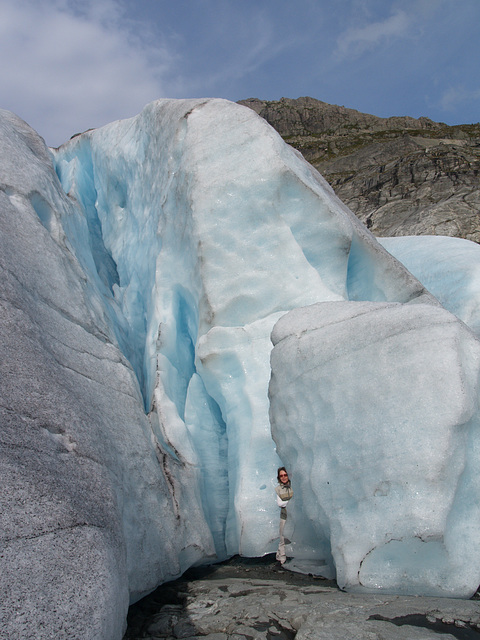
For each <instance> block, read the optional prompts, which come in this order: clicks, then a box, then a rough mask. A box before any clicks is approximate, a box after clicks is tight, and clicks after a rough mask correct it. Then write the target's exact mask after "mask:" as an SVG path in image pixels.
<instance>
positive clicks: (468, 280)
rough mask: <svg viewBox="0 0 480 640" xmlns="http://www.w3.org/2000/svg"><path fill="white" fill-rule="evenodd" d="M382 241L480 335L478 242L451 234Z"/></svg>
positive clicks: (443, 303) (445, 304)
mask: <svg viewBox="0 0 480 640" xmlns="http://www.w3.org/2000/svg"><path fill="white" fill-rule="evenodd" d="M378 241H379V242H380V244H381V245H382V246H384V247H385V249H387V251H389V252H390V253H391V254H392V255H393V256H395V257H396V258H397V259H398V260H400V262H402V263H403V264H404V265H405V266H406V267H407V269H408V270H409V271H410V272H411V273H412V274H413V275H414V276H415V277H416V278H418V280H420V282H421V283H422V284H423V285H424V286H425V287H426V288H427V289H428V290H429V291H430V293H432V294H433V295H434V296H435V297H436V298H437V299H438V300H439V301H440V302H441V303H442V305H443V306H444V307H445V309H448V310H449V311H451V312H452V313H454V314H455V315H456V316H457V317H458V318H460V320H463V322H465V324H467V325H468V326H469V327H470V329H472V331H474V332H475V333H476V335H477V336H479V337H480V246H479V245H478V244H477V243H476V242H471V241H470V240H464V239H463V238H450V237H447V236H405V237H399V238H379V239H378Z"/></svg>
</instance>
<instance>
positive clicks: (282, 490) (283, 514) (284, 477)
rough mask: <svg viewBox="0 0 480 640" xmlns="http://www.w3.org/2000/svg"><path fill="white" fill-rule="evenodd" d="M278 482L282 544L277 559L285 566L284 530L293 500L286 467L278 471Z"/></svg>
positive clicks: (276, 489)
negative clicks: (289, 504)
mask: <svg viewBox="0 0 480 640" xmlns="http://www.w3.org/2000/svg"><path fill="white" fill-rule="evenodd" d="M277 480H278V485H277V486H276V487H275V493H276V494H277V504H278V506H279V507H280V542H279V544H278V550H277V555H276V558H277V560H278V561H279V562H280V564H282V565H283V564H285V561H286V560H287V556H286V554H285V538H284V537H283V530H284V528H285V522H286V521H287V504H288V501H289V500H291V499H292V498H293V489H292V486H291V483H290V478H289V477H288V473H287V470H286V469H285V467H280V468H279V469H278V470H277Z"/></svg>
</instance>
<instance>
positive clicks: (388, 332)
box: [270, 302, 480, 597]
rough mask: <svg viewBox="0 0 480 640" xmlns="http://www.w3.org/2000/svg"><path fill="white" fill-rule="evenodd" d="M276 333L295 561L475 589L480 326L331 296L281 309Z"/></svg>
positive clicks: (413, 590)
mask: <svg viewBox="0 0 480 640" xmlns="http://www.w3.org/2000/svg"><path fill="white" fill-rule="evenodd" d="M272 340H273V343H274V345H275V347H274V349H273V352H272V380H271V384H270V397H271V420H272V433H273V436H274V439H275V441H276V443H277V446H278V452H279V454H280V456H281V457H282V459H283V460H284V461H285V463H286V464H287V465H288V466H289V467H290V468H291V469H292V475H293V478H294V482H295V486H296V487H297V488H298V489H299V494H300V496H301V503H300V504H297V505H295V508H294V510H293V509H292V517H293V521H294V526H295V529H294V531H293V534H292V540H294V541H295V544H294V546H293V556H294V562H293V564H294V565H295V562H296V564H297V565H300V566H301V565H302V562H303V563H304V564H305V563H307V564H308V562H310V564H311V563H312V560H314V561H315V562H316V564H317V569H318V572H320V573H324V574H326V575H332V574H333V575H336V578H337V582H338V584H339V586H340V587H342V588H346V589H347V590H362V591H371V592H375V591H378V590H383V591H387V592H390V593H397V594H402V593H403V594H417V595H436V596H438V595H440V596H453V597H470V596H471V595H473V593H475V591H476V589H477V587H478V583H479V577H480V563H479V561H478V558H479V553H480V542H479V537H478V535H477V532H478V528H479V526H480V508H479V505H478V500H477V496H478V492H479V489H480V480H479V476H478V473H477V472H476V469H477V468H478V455H479V451H480V449H479V447H480V444H479V443H480V420H479V409H478V391H479V388H478V377H479V367H480V343H479V342H478V340H477V339H476V337H475V335H474V334H473V333H472V332H471V331H470V330H469V329H468V328H467V327H466V326H465V325H464V324H463V323H462V322H460V321H459V320H457V319H456V318H455V316H453V315H452V314H450V313H449V312H447V311H445V310H444V309H441V308H438V307H435V306H432V305H424V304H419V305H413V306H412V305H402V304H388V303H371V302H334V303H320V304H316V305H312V306H311V307H306V308H303V309H297V310H295V311H291V312H290V313H288V314H286V315H285V316H283V317H282V318H281V319H280V320H279V322H278V323H277V324H276V326H275V328H274V331H273V334H272ZM292 507H293V505H292ZM289 510H290V507H289ZM322 565H324V566H322ZM329 569H331V570H332V571H331V573H330V574H329ZM310 570H312V569H310Z"/></svg>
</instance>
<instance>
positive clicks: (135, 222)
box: [55, 100, 428, 557]
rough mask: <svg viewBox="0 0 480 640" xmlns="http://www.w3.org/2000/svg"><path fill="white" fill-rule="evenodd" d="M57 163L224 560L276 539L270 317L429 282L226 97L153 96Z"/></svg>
mask: <svg viewBox="0 0 480 640" xmlns="http://www.w3.org/2000/svg"><path fill="white" fill-rule="evenodd" d="M55 164H56V169H57V173H58V175H59V177H60V180H61V182H62V185H63V187H64V189H65V191H66V192H67V193H68V194H69V195H70V197H72V198H75V199H76V200H77V201H78V202H79V203H81V205H82V207H83V209H84V212H85V218H86V219H87V221H88V220H92V221H93V222H91V223H90V227H91V228H95V229H96V230H97V229H98V230H101V233H99V234H98V237H97V235H95V236H94V239H95V242H90V245H89V246H87V245H86V242H85V240H84V239H83V238H82V239H81V241H80V242H79V241H78V237H77V234H76V231H75V229H73V230H72V232H70V230H69V229H68V228H66V233H67V235H68V237H69V241H70V243H71V244H72V246H73V247H74V249H75V251H76V253H77V255H78V257H79V260H82V259H83V261H84V262H85V263H86V262H87V261H88V263H89V264H90V265H91V264H92V260H93V262H95V266H96V270H97V272H98V276H97V274H95V277H96V278H97V279H98V278H101V279H103V282H104V284H105V287H108V288H109V289H111V291H112V294H113V298H114V301H115V303H116V304H117V305H118V308H119V309H120V310H121V314H122V318H123V319H125V320H126V323H127V327H126V328H125V327H123V325H122V326H121V327H120V328H121V331H120V329H118V328H117V329H116V331H117V336H118V341H119V344H120V345H121V346H122V349H123V352H124V354H125V356H126V357H127V358H128V359H129V360H130V362H131V363H132V366H133V367H134V369H135V371H136V373H137V377H138V380H139V383H140V385H141V388H142V393H143V397H144V402H145V407H146V411H147V412H148V413H149V415H150V418H151V420H152V423H153V424H154V430H155V434H156V437H157V438H158V440H159V441H161V442H162V443H163V445H164V447H165V448H166V449H167V450H168V451H170V452H171V453H172V454H174V455H175V456H177V457H178V458H179V459H180V460H186V461H188V462H189V463H190V464H192V465H193V466H195V467H196V468H197V469H198V470H199V480H198V483H199V486H201V487H202V491H201V494H202V500H203V507H204V511H205V514H206V517H207V520H208V522H209V524H210V527H211V529H212V531H214V532H215V533H214V538H215V540H216V550H217V554H218V556H219V557H225V556H227V555H231V554H234V553H238V552H240V553H242V554H245V555H250V556H254V555H261V554H263V553H265V552H266V551H270V550H272V549H273V548H274V546H275V538H276V535H277V533H276V519H277V516H278V514H277V512H276V505H275V504H274V503H273V502H272V498H271V490H272V486H271V485H272V477H274V476H275V468H276V467H277V466H278V463H279V460H278V457H277V455H276V452H275V445H274V443H273V441H272V439H271V435H270V424H269V419H268V396H267V388H268V380H269V375H270V371H269V352H270V349H271V343H270V338H269V336H270V332H271V330H272V328H273V325H274V323H275V322H276V320H277V319H278V318H279V317H280V316H281V315H282V314H283V313H285V312H286V311H288V310H290V309H293V308H295V307H299V306H304V305H308V304H311V303H314V302H317V301H320V300H343V299H348V298H350V297H353V298H354V299H364V298H366V299H375V300H377V299H380V300H400V301H407V300H410V299H417V298H418V297H422V296H425V295H426V296H427V297H428V294H426V293H425V291H424V290H423V288H422V287H421V285H419V283H418V282H417V281H416V280H414V279H413V278H412V277H411V276H410V274H409V273H408V272H407V271H406V270H405V269H404V268H403V267H402V266H401V265H400V264H398V263H396V262H395V261H394V260H393V259H392V258H391V257H390V256H389V255H388V254H387V253H386V252H385V251H384V250H383V249H382V248H381V247H380V245H378V243H376V241H375V240H374V238H373V236H371V235H370V234H369V233H368V232H367V231H366V230H365V229H364V228H363V227H362V225H360V223H359V222H358V221H357V219H356V218H355V216H353V214H352V213H351V212H350V211H349V210H348V209H347V208H346V207H345V206H344V205H343V204H342V203H341V202H340V201H339V200H338V199H337V198H336V197H335V195H334V194H333V191H332V190H331V188H330V187H329V186H328V184H327V183H326V182H325V181H324V180H323V178H321V176H320V175H319V174H318V173H317V172H316V171H315V170H314V169H313V168H312V167H311V166H310V165H309V164H308V163H306V162H305V161H304V160H303V158H301V156H299V155H298V154H297V153H296V152H295V151H294V150H293V149H292V148H290V147H288V146H287V145H285V143H284V142H283V141H282V139H281V138H280V137H279V136H278V134H277V133H276V132H275V131H274V130H273V129H272V128H271V127H270V126H269V125H267V124H266V123H265V121H264V120H263V119H261V118H259V117H258V116H257V115H256V114H254V113H253V112H252V111H251V110H249V109H246V108H244V107H240V106H238V105H234V104H232V103H229V102H227V101H224V100H181V101H174V100H160V101H157V102H155V103H152V104H151V105H148V106H147V107H146V108H145V110H144V111H143V112H142V113H141V114H140V115H139V116H137V117H135V118H132V119H131V120H127V121H122V122H117V123H113V124H111V125H108V126H106V127H103V128H102V129H99V130H96V131H92V132H88V133H86V134H83V135H82V136H79V137H78V138H76V139H74V140H72V141H70V142H69V143H68V144H66V145H64V146H63V147H61V148H60V149H59V150H58V152H56V153H55ZM90 247H92V248H93V249H94V250H92V258H91V257H90V253H89V249H90ZM95 248H96V251H95ZM87 253H88V256H87V255H86V254H87ZM112 265H114V269H112ZM207 442H211V443H212V446H206V443H207ZM265 470H268V471H267V472H266V473H265Z"/></svg>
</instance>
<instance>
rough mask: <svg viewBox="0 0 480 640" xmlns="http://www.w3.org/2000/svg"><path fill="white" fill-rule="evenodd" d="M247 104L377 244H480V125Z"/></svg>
mask: <svg viewBox="0 0 480 640" xmlns="http://www.w3.org/2000/svg"><path fill="white" fill-rule="evenodd" d="M240 104H243V105H245V106H247V107H250V108H251V109H253V110H254V111H256V112H257V113H258V114H259V115H260V116H262V117H263V118H265V120H267V122H269V123H270V124H271V125H272V126H273V127H274V128H275V129H276V130H277V131H278V132H279V133H280V134H281V135H282V137H283V138H284V140H285V141H286V142H288V143H289V144H290V145H292V146H293V147H295V148H296V149H298V150H299V151H300V152H301V153H302V154H303V155H304V157H305V158H306V159H307V160H308V161H309V162H310V163H311V164H312V165H313V166H314V167H315V168H316V169H318V170H319V171H320V173H322V175H323V176H324V177H325V178H326V179H327V180H328V181H329V183H330V184H331V185H332V187H333V188H334V190H335V192H336V193H337V195H338V196H339V197H340V199H341V200H343V201H344V202H345V203H346V204H347V205H348V206H349V207H350V209H352V211H353V212H354V213H355V214H356V215H357V216H358V218H360V220H361V221H362V222H364V223H365V224H366V225H367V227H368V228H369V229H370V230H371V231H372V232H373V233H374V234H375V235H376V236H379V237H382V236H383V237H385V236H405V235H447V236H457V237H460V238H466V239H468V240H473V241H475V242H480V186H479V170H480V123H477V124H470V125H467V124H466V125H458V126H448V125H446V124H443V123H439V122H433V121H432V120H430V119H428V118H418V119H415V118H411V117H391V118H379V117H377V116H374V115H370V114H366V113H360V112H359V111H355V110H354V109H347V108H345V107H343V106H337V105H331V104H327V103H325V102H321V101H320V100H315V99H314V98H308V97H306V98H298V99H297V100H292V99H287V98H282V99H281V100H279V101H265V100H258V99H256V98H250V99H248V100H242V101H240Z"/></svg>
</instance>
